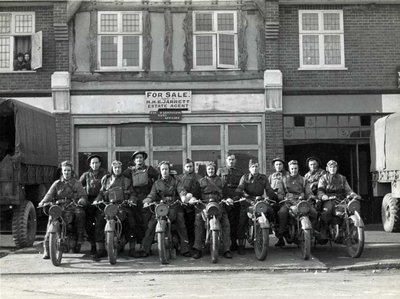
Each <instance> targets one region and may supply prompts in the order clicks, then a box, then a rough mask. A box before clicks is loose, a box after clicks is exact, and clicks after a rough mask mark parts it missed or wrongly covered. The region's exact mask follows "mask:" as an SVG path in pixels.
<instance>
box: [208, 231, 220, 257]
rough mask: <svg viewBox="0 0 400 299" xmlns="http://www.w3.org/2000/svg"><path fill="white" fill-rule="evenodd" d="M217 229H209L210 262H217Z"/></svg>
mask: <svg viewBox="0 0 400 299" xmlns="http://www.w3.org/2000/svg"><path fill="white" fill-rule="evenodd" d="M219 242H220V241H219V231H217V230H213V231H211V250H210V251H211V262H212V263H213V264H216V263H218V254H219Z"/></svg>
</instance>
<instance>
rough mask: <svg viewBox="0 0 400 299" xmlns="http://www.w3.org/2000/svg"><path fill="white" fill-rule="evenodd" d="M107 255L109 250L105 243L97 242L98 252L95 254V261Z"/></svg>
mask: <svg viewBox="0 0 400 299" xmlns="http://www.w3.org/2000/svg"><path fill="white" fill-rule="evenodd" d="M106 256H107V251H106V247H105V245H104V243H101V242H96V254H95V255H94V256H93V260H94V261H99V260H100V259H101V258H102V257H106Z"/></svg>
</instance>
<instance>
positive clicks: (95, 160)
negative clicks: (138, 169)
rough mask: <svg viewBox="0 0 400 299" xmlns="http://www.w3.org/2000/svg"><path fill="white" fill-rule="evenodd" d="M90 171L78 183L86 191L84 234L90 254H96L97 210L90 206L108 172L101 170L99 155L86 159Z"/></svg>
mask: <svg viewBox="0 0 400 299" xmlns="http://www.w3.org/2000/svg"><path fill="white" fill-rule="evenodd" d="M87 161H88V163H89V166H90V169H89V170H88V171H86V172H85V173H83V174H82V176H81V177H80V179H79V181H80V182H81V184H82V186H83V188H84V189H85V190H86V194H87V196H88V200H89V205H88V206H87V208H86V233H87V234H88V241H89V242H90V245H91V250H90V253H91V254H92V255H94V254H96V243H95V236H94V234H95V232H94V230H95V219H96V214H97V213H98V211H99V210H98V209H97V208H96V207H95V206H93V205H92V203H93V201H94V200H95V198H96V197H97V195H99V191H100V188H101V179H102V178H103V176H105V175H106V174H107V173H108V171H107V170H105V169H104V168H101V158H100V156H99V155H96V154H94V155H90V156H89V157H88V158H87Z"/></svg>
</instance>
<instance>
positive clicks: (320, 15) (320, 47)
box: [298, 9, 347, 70]
mask: <svg viewBox="0 0 400 299" xmlns="http://www.w3.org/2000/svg"><path fill="white" fill-rule="evenodd" d="M306 13H316V14H318V30H303V29H302V25H303V23H302V22H303V18H302V16H303V14H306ZM326 13H337V14H339V25H340V29H339V30H325V29H324V28H323V25H324V14H326ZM298 17H299V62H300V63H299V65H300V66H299V70H347V68H346V66H345V51H344V22H343V10H341V9H323V10H320V9H318V10H314V9H307V10H299V12H298ZM310 35H313V36H318V51H319V52H318V53H319V63H318V64H314V65H309V64H304V63H303V58H304V57H303V37H304V36H310ZM328 35H338V36H339V37H340V64H326V63H325V45H324V40H325V36H328Z"/></svg>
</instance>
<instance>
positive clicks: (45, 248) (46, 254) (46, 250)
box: [43, 241, 50, 260]
mask: <svg viewBox="0 0 400 299" xmlns="http://www.w3.org/2000/svg"><path fill="white" fill-rule="evenodd" d="M49 252H50V250H49V241H45V242H43V259H44V260H48V259H50V254H49Z"/></svg>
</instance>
